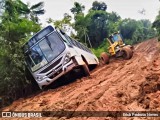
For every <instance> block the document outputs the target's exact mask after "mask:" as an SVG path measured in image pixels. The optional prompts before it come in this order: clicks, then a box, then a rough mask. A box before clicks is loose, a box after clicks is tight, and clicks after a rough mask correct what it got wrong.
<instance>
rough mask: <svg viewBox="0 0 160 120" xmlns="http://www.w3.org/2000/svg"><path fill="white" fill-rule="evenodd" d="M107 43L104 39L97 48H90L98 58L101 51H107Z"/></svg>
mask: <svg viewBox="0 0 160 120" xmlns="http://www.w3.org/2000/svg"><path fill="white" fill-rule="evenodd" d="M108 46H109V43H108V42H107V40H106V39H105V40H104V41H103V42H102V44H101V45H100V46H99V47H98V48H92V51H93V53H94V54H95V55H96V56H97V57H98V58H99V57H100V54H101V53H102V52H108Z"/></svg>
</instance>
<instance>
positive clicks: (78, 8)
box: [70, 2, 85, 19]
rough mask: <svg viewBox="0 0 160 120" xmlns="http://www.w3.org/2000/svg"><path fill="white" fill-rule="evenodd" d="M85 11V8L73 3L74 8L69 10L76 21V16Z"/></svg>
mask: <svg viewBox="0 0 160 120" xmlns="http://www.w3.org/2000/svg"><path fill="white" fill-rule="evenodd" d="M84 9H85V6H84V5H82V4H80V3H78V2H74V7H73V8H71V9H70V11H71V12H72V13H73V14H74V16H75V19H76V15H78V14H82V13H83V11H84Z"/></svg>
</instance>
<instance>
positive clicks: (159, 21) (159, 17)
mask: <svg viewBox="0 0 160 120" xmlns="http://www.w3.org/2000/svg"><path fill="white" fill-rule="evenodd" d="M153 28H156V29H157V32H158V34H159V35H160V11H159V14H158V15H157V17H156V19H155V21H154V22H153Z"/></svg>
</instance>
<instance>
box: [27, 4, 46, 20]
mask: <svg viewBox="0 0 160 120" xmlns="http://www.w3.org/2000/svg"><path fill="white" fill-rule="evenodd" d="M43 7H44V2H39V3H37V4H34V5H32V6H29V5H27V6H26V9H24V14H25V15H29V17H30V19H31V20H32V21H34V22H38V21H39V19H38V16H39V15H43V14H44V12H45V10H44V9H43Z"/></svg>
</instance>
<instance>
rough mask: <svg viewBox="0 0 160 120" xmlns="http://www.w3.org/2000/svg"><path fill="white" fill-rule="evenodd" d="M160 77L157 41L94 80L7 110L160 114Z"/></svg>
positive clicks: (49, 92)
mask: <svg viewBox="0 0 160 120" xmlns="http://www.w3.org/2000/svg"><path fill="white" fill-rule="evenodd" d="M159 77H160V53H159V43H158V41H157V40H156V39H151V40H147V41H145V42H143V43H140V44H138V45H136V46H134V54H133V57H132V59H130V60H123V59H117V60H112V61H111V62H110V64H108V65H104V66H99V67H97V68H96V69H95V70H93V71H92V72H91V76H90V77H83V78H81V79H78V80H76V81H75V82H72V83H70V84H68V85H65V86H61V87H59V88H56V89H49V90H47V91H43V92H41V93H39V94H38V95H36V96H32V97H29V98H26V99H19V100H17V101H15V102H14V103H13V104H12V105H10V106H8V107H6V108H4V110H5V111H42V110H43V111H55V110H62V109H63V110H70V111H145V110H149V111H160V78H159ZM68 79H69V78H68ZM66 80H67V79H66ZM16 119H18V118H16ZM19 119H22V118H19ZM26 119H29V118H26ZM36 119H37V118H36ZM38 119H39V118H38ZM41 119H42V118H41ZM43 119H46V120H50V119H66V118H65V117H64V118H43ZM69 119H79V120H81V119H89V120H103V119H104V120H116V119H118V120H121V119H122V120H128V119H130V120H139V119H142V120H143V119H144V120H145V119H150V120H154V119H157V120H158V119H160V118H158V117H157V118H152V117H149V118H145V117H142V118H140V117H135V118H134V117H132V118H129V117H128V118H125V117H121V118H111V117H110V118H103V117H99V118H98V117H97V118H95V117H89V118H87V117H83V118H78V117H77V118H72V117H71V118H69Z"/></svg>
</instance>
